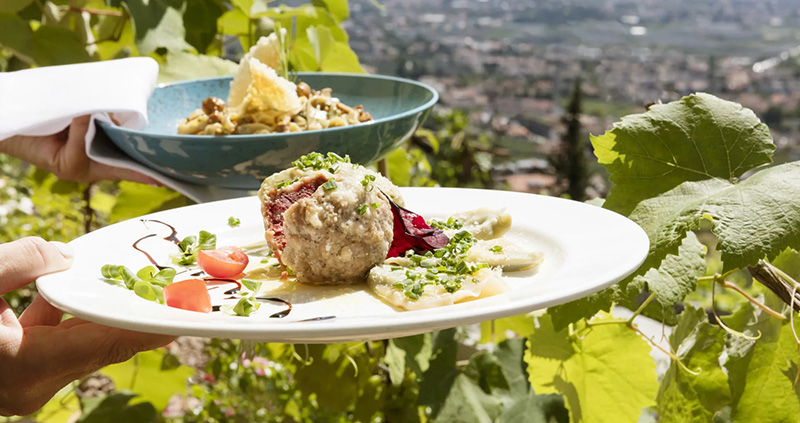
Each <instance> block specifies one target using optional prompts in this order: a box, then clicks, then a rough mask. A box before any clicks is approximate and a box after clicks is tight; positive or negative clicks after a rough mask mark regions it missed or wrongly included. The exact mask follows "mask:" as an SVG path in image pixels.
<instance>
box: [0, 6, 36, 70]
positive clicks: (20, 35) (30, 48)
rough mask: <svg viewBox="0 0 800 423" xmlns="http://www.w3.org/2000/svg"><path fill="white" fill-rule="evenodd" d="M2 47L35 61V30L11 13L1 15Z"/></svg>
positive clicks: (0, 37) (0, 42)
mask: <svg viewBox="0 0 800 423" xmlns="http://www.w3.org/2000/svg"><path fill="white" fill-rule="evenodd" d="M0 28H3V30H2V31H0V45H2V46H4V47H8V48H10V49H12V50H13V51H14V53H15V54H19V55H22V56H23V57H25V58H26V59H27V60H33V55H34V43H33V30H31V27H30V25H28V23H27V22H25V21H23V20H22V19H20V18H19V17H17V16H16V15H13V14H11V13H0Z"/></svg>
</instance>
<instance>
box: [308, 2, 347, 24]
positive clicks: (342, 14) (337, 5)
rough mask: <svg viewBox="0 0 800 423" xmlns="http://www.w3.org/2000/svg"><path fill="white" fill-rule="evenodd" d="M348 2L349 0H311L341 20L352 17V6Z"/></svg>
mask: <svg viewBox="0 0 800 423" xmlns="http://www.w3.org/2000/svg"><path fill="white" fill-rule="evenodd" d="M347 3H348V2H347V0H311V4H313V5H314V6H317V7H322V8H324V9H325V10H327V11H328V12H330V14H331V15H333V16H334V17H335V18H336V19H338V20H339V21H340V22H341V21H346V20H347V19H348V18H349V17H350V6H349V5H348V4H347Z"/></svg>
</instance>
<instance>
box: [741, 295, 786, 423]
mask: <svg viewBox="0 0 800 423" xmlns="http://www.w3.org/2000/svg"><path fill="white" fill-rule="evenodd" d="M768 297H769V300H771V303H770V301H769V300H768V301H767V304H768V305H771V306H773V307H775V306H776V305H782V303H780V300H777V299H776V298H775V297H774V296H773V295H771V294H769V296H768ZM731 317H732V318H731V319H729V320H727V322H728V323H729V324H730V325H731V326H732V328H733V329H735V330H738V331H740V332H745V331H747V332H748V333H751V334H756V333H757V332H760V334H761V337H760V338H759V339H758V340H757V341H755V342H753V341H748V340H738V342H736V343H735V344H733V345H732V346H731V348H728V353H729V358H728V361H727V363H725V368H726V369H727V370H728V382H729V384H730V388H731V394H732V396H733V405H732V417H733V422H734V423H745V422H747V423H767V422H794V421H796V420H797V416H798V415H800V399H799V398H798V393H797V392H796V387H795V386H794V378H795V377H796V375H797V360H798V358H797V344H796V343H795V339H794V336H793V335H792V328H791V326H790V325H789V324H788V322H782V321H780V320H778V319H775V318H773V317H771V316H769V315H767V314H766V313H764V312H763V311H762V310H761V309H760V308H758V307H756V306H754V305H753V304H751V303H749V302H747V303H745V304H744V305H743V306H742V308H741V309H740V310H738V311H737V312H736V313H734V315H733V316H731Z"/></svg>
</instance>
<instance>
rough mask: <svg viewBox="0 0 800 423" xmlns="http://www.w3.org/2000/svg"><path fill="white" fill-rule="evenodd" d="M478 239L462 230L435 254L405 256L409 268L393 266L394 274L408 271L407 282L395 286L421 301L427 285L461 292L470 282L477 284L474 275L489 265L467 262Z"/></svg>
mask: <svg viewBox="0 0 800 423" xmlns="http://www.w3.org/2000/svg"><path fill="white" fill-rule="evenodd" d="M475 242H476V241H475V238H474V237H473V236H472V234H470V233H469V232H467V231H460V232H458V233H457V234H455V235H454V236H453V237H452V238H450V242H449V243H448V244H447V245H445V246H444V247H442V248H439V249H437V250H435V251H428V252H427V253H425V254H424V255H420V254H417V253H415V252H414V250H408V251H407V252H406V253H405V257H406V258H407V259H408V260H409V261H410V262H411V263H410V264H409V265H408V267H405V268H402V267H396V266H393V267H391V270H392V271H398V270H405V279H404V280H403V281H398V282H395V283H394V284H393V286H394V287H395V288H397V289H399V290H401V291H403V294H404V295H405V296H406V297H407V298H409V299H412V300H417V299H419V298H420V297H421V296H422V294H423V293H424V289H425V286H426V285H440V286H442V287H444V289H445V290H446V291H447V292H450V293H453V292H456V291H458V290H459V289H461V286H462V284H464V283H465V282H468V281H472V282H475V278H474V277H473V275H474V274H475V273H476V272H477V271H478V270H480V269H484V268H487V267H489V266H488V265H487V264H484V263H480V264H475V263H471V262H468V261H467V260H466V257H467V251H469V249H470V248H472V246H473V245H475Z"/></svg>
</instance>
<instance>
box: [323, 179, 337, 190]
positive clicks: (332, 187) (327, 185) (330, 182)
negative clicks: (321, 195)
mask: <svg viewBox="0 0 800 423" xmlns="http://www.w3.org/2000/svg"><path fill="white" fill-rule="evenodd" d="M338 186H339V185H337V184H336V180H335V179H329V180H328V182H325V183H324V184H322V188H324V189H325V191H333V190H335V189H336V188H337V187H338Z"/></svg>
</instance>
